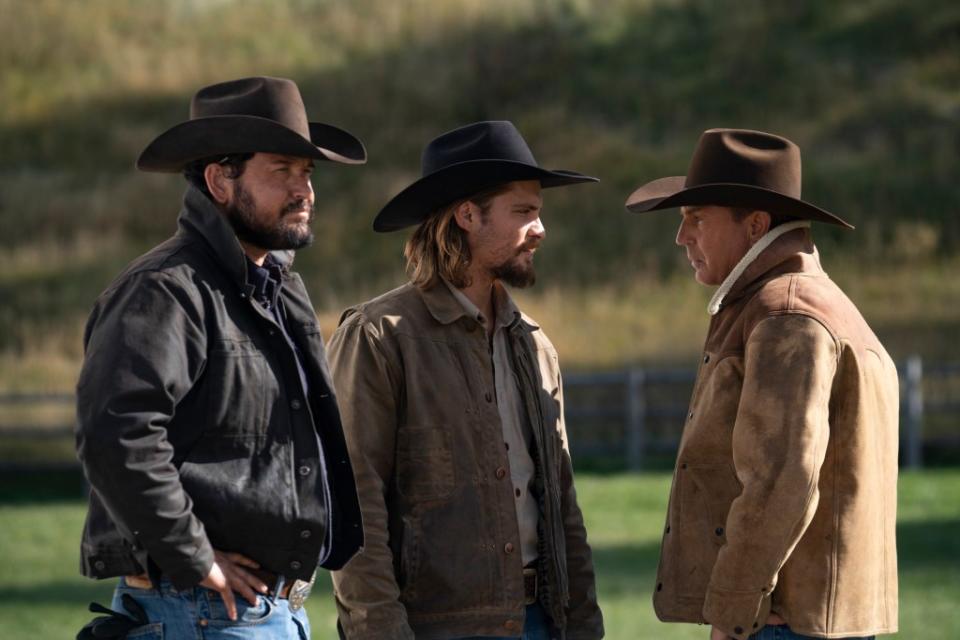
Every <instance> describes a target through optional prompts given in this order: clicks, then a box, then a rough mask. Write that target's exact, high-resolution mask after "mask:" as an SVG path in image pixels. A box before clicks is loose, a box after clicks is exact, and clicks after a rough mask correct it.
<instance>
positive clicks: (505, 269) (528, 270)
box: [491, 245, 537, 289]
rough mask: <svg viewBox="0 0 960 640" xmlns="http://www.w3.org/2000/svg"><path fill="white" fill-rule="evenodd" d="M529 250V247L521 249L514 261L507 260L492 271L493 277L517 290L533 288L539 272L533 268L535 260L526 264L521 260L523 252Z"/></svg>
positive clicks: (525, 246)
mask: <svg viewBox="0 0 960 640" xmlns="http://www.w3.org/2000/svg"><path fill="white" fill-rule="evenodd" d="M529 248H531V247H528V246H527V245H524V246H522V247H520V249H519V250H518V251H517V254H516V255H515V256H514V257H513V258H512V259H510V260H505V261H504V262H502V263H500V264H498V265H497V266H495V267H494V268H493V269H491V273H492V274H493V277H495V278H497V279H498V280H501V281H503V282H505V283H507V284H508V285H510V286H511V287H515V288H517V289H526V288H527V287H532V286H533V285H534V284H535V283H536V281H537V272H536V271H535V270H534V268H533V260H532V258H531V260H530V262H526V261H524V260H522V259H521V258H520V256H521V255H523V252H524V251H526V250H527V249H529Z"/></svg>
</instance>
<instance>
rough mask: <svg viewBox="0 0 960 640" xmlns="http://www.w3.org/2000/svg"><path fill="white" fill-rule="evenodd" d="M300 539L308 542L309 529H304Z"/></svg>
mask: <svg viewBox="0 0 960 640" xmlns="http://www.w3.org/2000/svg"><path fill="white" fill-rule="evenodd" d="M300 537H301V538H303V539H304V540H306V539H307V538H309V537H310V531H309V530H307V529H304V530H303V531H301V532H300Z"/></svg>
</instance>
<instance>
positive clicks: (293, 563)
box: [290, 560, 300, 571]
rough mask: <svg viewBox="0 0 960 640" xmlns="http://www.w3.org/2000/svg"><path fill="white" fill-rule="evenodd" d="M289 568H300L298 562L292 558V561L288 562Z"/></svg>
mask: <svg viewBox="0 0 960 640" xmlns="http://www.w3.org/2000/svg"><path fill="white" fill-rule="evenodd" d="M290 568H291V569H293V570H294V571H296V570H297V569H299V568H300V563H299V562H297V561H296V560H294V561H293V562H291V563H290Z"/></svg>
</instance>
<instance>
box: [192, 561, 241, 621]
mask: <svg viewBox="0 0 960 640" xmlns="http://www.w3.org/2000/svg"><path fill="white" fill-rule="evenodd" d="M214 557H215V558H216V559H215V560H214V562H213V566H211V567H210V572H209V573H208V574H207V577H206V578H204V579H203V580H202V581H201V582H200V586H203V587H207V588H208V589H213V590H214V591H216V592H217V593H219V594H220V597H221V598H223V604H224V606H226V608H227V617H228V618H230V619H231V620H236V619H237V601H236V600H235V599H234V597H233V590H232V589H231V588H230V580H229V579H228V578H227V576H226V574H225V573H224V571H223V568H222V567H221V565H220V564H218V560H222V559H221V558H219V555H218V554H216V552H215V553H214ZM227 562H229V561H227Z"/></svg>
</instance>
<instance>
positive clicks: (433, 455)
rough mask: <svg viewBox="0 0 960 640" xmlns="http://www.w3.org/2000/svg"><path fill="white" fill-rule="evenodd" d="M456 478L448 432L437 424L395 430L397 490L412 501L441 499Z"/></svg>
mask: <svg viewBox="0 0 960 640" xmlns="http://www.w3.org/2000/svg"><path fill="white" fill-rule="evenodd" d="M455 485H456V478H455V475H454V469H453V454H452V452H451V451H450V432H449V431H448V430H447V429H446V428H445V427H439V426H409V425H408V426H404V427H401V428H400V429H399V431H398V432H397V489H398V490H399V492H400V494H401V495H402V496H404V497H405V498H407V499H408V500H411V501H413V502H422V501H428V500H442V499H444V498H447V497H449V496H450V494H452V493H453V489H454V487H455Z"/></svg>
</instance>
